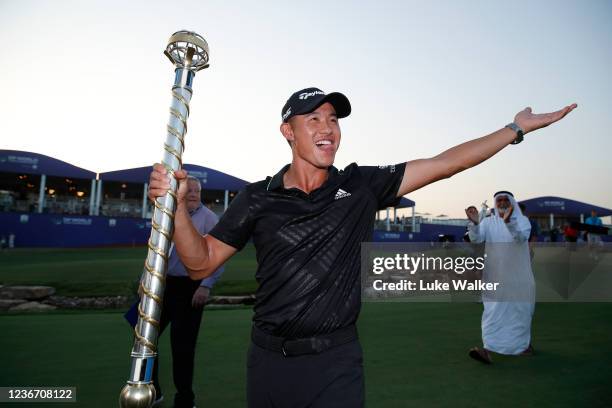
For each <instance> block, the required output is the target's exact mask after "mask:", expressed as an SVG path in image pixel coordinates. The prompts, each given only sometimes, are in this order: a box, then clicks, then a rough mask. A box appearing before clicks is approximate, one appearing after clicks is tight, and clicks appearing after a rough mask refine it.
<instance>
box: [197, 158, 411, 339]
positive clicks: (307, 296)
mask: <svg viewBox="0 0 612 408" xmlns="http://www.w3.org/2000/svg"><path fill="white" fill-rule="evenodd" d="M405 165H406V164H405V163H401V164H396V165H393V166H380V167H377V166H358V165H357V164H355V163H352V164H350V165H349V166H347V167H346V168H345V169H344V170H338V169H336V168H335V167H333V166H332V167H330V168H329V170H328V171H329V176H328V178H327V181H326V182H325V183H324V184H323V185H322V186H321V187H320V188H318V189H316V190H314V191H312V192H311V193H310V194H306V193H304V192H303V191H301V190H299V189H295V188H292V189H285V188H284V187H283V175H284V174H285V172H286V171H287V169H288V168H289V165H287V166H285V167H284V168H283V169H281V171H279V172H278V173H277V174H276V175H275V176H273V177H268V178H267V179H266V180H262V181H259V182H256V183H253V184H250V185H248V186H247V187H246V189H245V190H243V191H242V192H240V193H239V194H238V195H237V196H236V198H235V199H234V200H233V201H232V203H231V205H230V206H229V208H228V209H227V211H226V212H225V214H224V215H223V217H221V220H220V221H219V223H218V224H217V225H216V226H215V227H214V228H213V229H212V230H211V231H210V233H209V234H210V235H212V236H213V237H215V238H217V239H219V240H221V241H223V242H225V243H226V244H228V245H231V246H233V247H234V248H236V249H238V250H240V249H242V248H243V247H244V245H245V244H246V243H247V241H248V240H249V238H251V237H252V238H253V243H254V245H255V250H256V255H257V264H258V267H257V272H256V275H255V278H256V280H257V282H258V283H259V286H258V289H257V293H256V302H255V307H254V311H255V315H254V317H253V321H254V324H255V325H256V326H257V327H258V328H259V329H261V330H264V331H265V332H267V333H269V334H272V335H275V336H280V337H285V338H301V337H309V336H315V335H319V334H325V333H331V332H333V331H335V330H337V329H338V328H341V327H345V326H348V325H350V324H353V323H355V321H356V320H357V316H358V315H359V310H360V306H361V286H360V285H361V279H360V244H361V242H364V241H370V240H371V238H372V233H373V228H374V218H375V214H376V211H377V210H378V209H383V208H386V207H390V206H393V205H396V204H397V202H398V201H399V198H397V197H396V195H397V191H398V189H399V186H400V184H401V181H402V177H403V175H404V168H405Z"/></svg>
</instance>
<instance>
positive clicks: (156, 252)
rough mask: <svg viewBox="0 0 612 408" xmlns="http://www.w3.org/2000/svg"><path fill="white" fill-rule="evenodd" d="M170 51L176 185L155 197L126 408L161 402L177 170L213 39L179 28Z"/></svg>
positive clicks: (171, 162) (170, 132)
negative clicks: (158, 371) (159, 369)
mask: <svg viewBox="0 0 612 408" xmlns="http://www.w3.org/2000/svg"><path fill="white" fill-rule="evenodd" d="M165 54H166V55H167V56H168V58H170V60H171V61H172V62H173V63H174V64H175V68H176V70H175V75H174V85H173V86H172V102H171V104H170V115H169V119H168V126H167V134H166V140H165V143H164V154H163V159H162V164H163V165H164V166H165V167H166V170H167V172H168V175H169V178H170V189H169V191H168V192H167V193H166V195H165V196H163V197H158V198H157V199H156V200H155V202H154V205H155V210H154V212H153V217H152V219H151V235H150V238H149V241H148V243H147V246H148V252H147V257H146V259H145V265H144V270H143V273H142V277H141V279H140V286H139V289H138V292H139V294H140V303H139V305H138V322H137V324H136V326H135V327H134V337H135V340H134V346H133V348H132V353H131V356H132V366H131V370H130V377H129V380H128V382H127V384H126V385H125V387H124V388H123V390H122V391H121V394H120V397H119V405H120V407H123V408H132V407H139V408H140V407H150V406H151V404H153V402H154V401H155V389H154V388H153V385H152V375H153V365H154V361H155V357H156V356H157V337H158V335H159V321H160V318H161V312H162V306H163V297H164V287H165V280H166V272H167V268H168V257H169V251H170V245H171V243H172V234H173V231H174V214H175V212H176V207H177V205H178V202H177V190H178V181H177V179H176V177H175V175H174V173H175V172H176V171H178V170H180V169H181V168H182V167H183V162H182V156H183V151H184V150H185V134H186V133H187V119H188V118H189V102H190V101H191V95H192V92H193V91H192V88H191V86H192V83H193V78H194V76H195V72H196V71H198V70H200V69H203V68H206V67H208V44H207V43H206V41H205V40H204V39H203V38H202V37H201V36H199V35H198V34H195V33H191V32H186V31H179V32H177V33H175V34H173V35H172V37H170V42H169V44H168V46H167V48H166V51H165Z"/></svg>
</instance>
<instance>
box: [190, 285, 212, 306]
mask: <svg viewBox="0 0 612 408" xmlns="http://www.w3.org/2000/svg"><path fill="white" fill-rule="evenodd" d="M208 295H210V288H207V287H206V286H200V287H199V288H198V290H196V291H195V293H194V294H193V297H192V298H191V306H193V307H195V308H201V307H204V305H205V304H206V301H207V300H208Z"/></svg>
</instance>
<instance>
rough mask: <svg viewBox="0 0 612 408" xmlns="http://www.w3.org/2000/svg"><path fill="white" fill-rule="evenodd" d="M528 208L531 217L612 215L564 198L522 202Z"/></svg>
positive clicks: (607, 209)
mask: <svg viewBox="0 0 612 408" xmlns="http://www.w3.org/2000/svg"><path fill="white" fill-rule="evenodd" d="M521 204H525V206H526V207H527V214H529V215H548V214H554V215H558V216H566V217H579V216H580V214H584V215H585V216H590V214H591V210H595V211H597V215H598V216H599V217H605V216H608V215H612V210H610V209H609V208H604V207H599V206H597V205H593V204H588V203H583V202H581V201H576V200H570V199H568V198H563V197H554V196H545V197H536V198H531V199H529V200H523V201H521Z"/></svg>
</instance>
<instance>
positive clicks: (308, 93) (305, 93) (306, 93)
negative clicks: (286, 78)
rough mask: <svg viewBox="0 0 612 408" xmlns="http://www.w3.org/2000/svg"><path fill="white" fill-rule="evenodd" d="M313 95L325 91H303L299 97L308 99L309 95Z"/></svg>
mask: <svg viewBox="0 0 612 408" xmlns="http://www.w3.org/2000/svg"><path fill="white" fill-rule="evenodd" d="M315 95H325V92H323V91H313V92H304V93H301V94H300V99H308V98H310V97H311V96H315Z"/></svg>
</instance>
